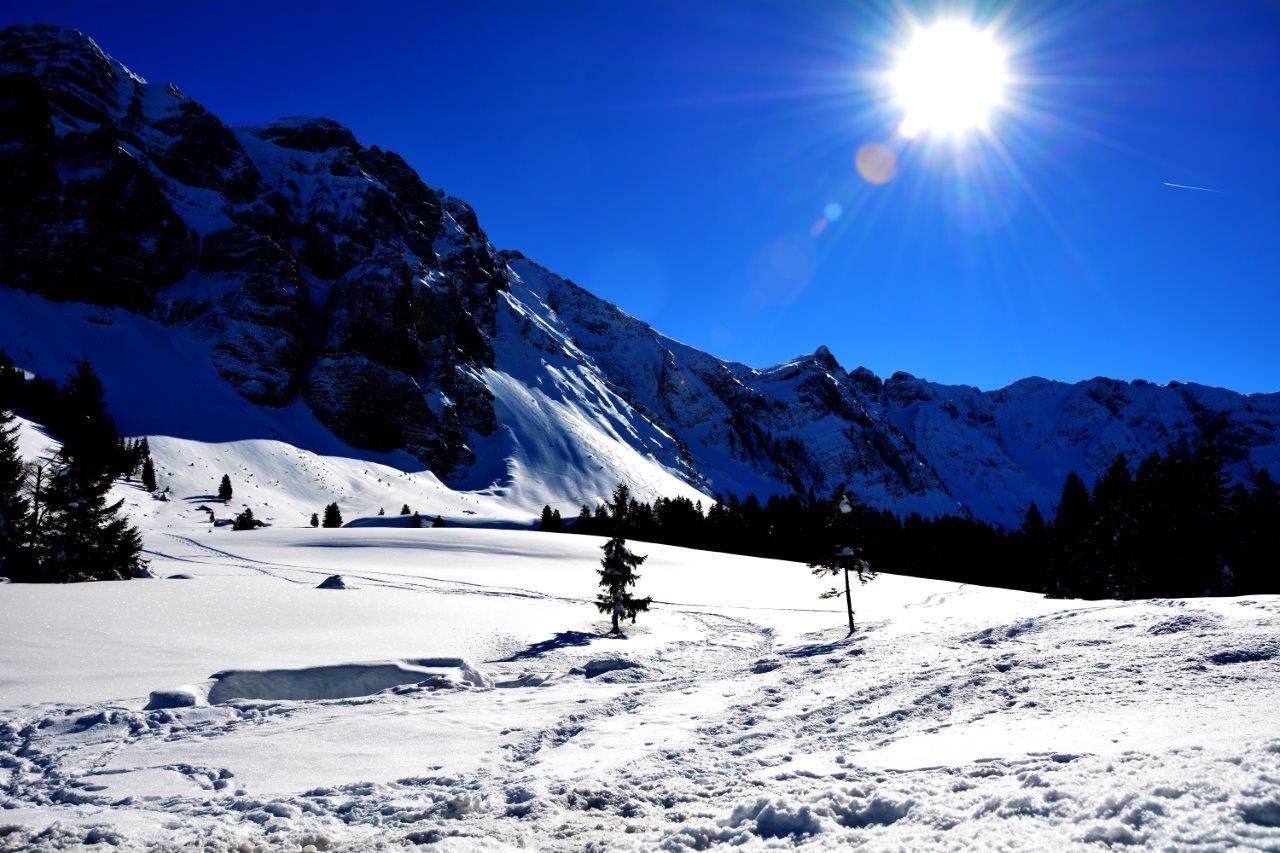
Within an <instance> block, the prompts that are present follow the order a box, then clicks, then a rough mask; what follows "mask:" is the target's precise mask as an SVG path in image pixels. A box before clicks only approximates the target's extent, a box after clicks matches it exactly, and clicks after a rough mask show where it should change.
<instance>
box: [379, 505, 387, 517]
mask: <svg viewBox="0 0 1280 853" xmlns="http://www.w3.org/2000/svg"><path fill="white" fill-rule="evenodd" d="M386 514H387V511H386V510H385V509H383V508H382V507H378V515H386Z"/></svg>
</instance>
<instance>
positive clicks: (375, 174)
mask: <svg viewBox="0 0 1280 853" xmlns="http://www.w3.org/2000/svg"><path fill="white" fill-rule="evenodd" d="M0 116H2V117H3V122H0V126H2V127H3V130H2V131H0V134H3V138H0V176H3V177H0V182H3V184H2V185H0V192H2V193H3V195H4V199H5V202H4V204H3V209H0V282H3V283H4V284H6V285H9V286H16V287H20V288H23V289H27V290H32V291H34V292H37V293H39V294H41V295H44V296H47V297H49V298H51V299H57V300H75V301H82V302H90V303H94V304H99V305H108V306H124V307H128V308H132V309H135V310H138V311H142V312H146V313H149V314H151V315H152V316H156V317H160V318H163V319H165V320H167V321H169V322H174V323H188V324H192V325H194V326H196V327H198V328H199V329H200V330H201V331H202V332H203V333H204V334H205V335H206V336H207V338H208V339H209V341H210V342H211V347H212V357H213V359H214V363H215V364H216V365H217V368H218V370H219V371H220V372H221V373H222V375H223V376H224V377H225V378H226V379H227V381H228V382H231V383H232V384H233V385H234V386H235V387H236V388H237V389H238V390H239V391H240V392H241V393H242V394H243V395H244V396H246V397H248V398H249V399H251V400H253V401H255V402H259V403H263V404H266V405H282V404H284V403H287V402H288V401H290V400H291V399H293V398H294V397H296V396H298V395H302V396H303V397H304V398H305V399H306V400H307V402H308V403H309V404H310V406H311V408H312V409H313V410H314V411H315V413H316V415H317V416H318V417H319V418H320V419H321V420H322V421H323V422H324V423H325V424H326V425H328V426H329V427H330V428H331V429H332V430H333V431H334V432H335V433H337V434H338V435H339V436H340V437H342V438H343V439H345V440H347V441H348V442H350V443H351V444H354V445H356V446H361V447H370V448H374V449H380V450H388V449H392V448H403V449H406V450H408V451H409V452H411V453H413V454H414V455H416V456H418V457H419V458H421V459H422V460H423V461H424V462H426V463H428V464H429V465H431V466H432V467H433V468H435V469H437V470H438V471H440V472H441V473H444V474H447V473H449V472H451V471H454V470H457V469H460V468H465V467H466V466H467V465H468V464H470V463H471V462H472V461H473V459H472V455H471V451H470V450H469V448H468V443H467V435H468V433H478V434H481V435H483V434H487V433H489V432H492V431H493V429H494V428H495V427H496V422H495V420H494V415H493V407H492V404H491V401H490V399H489V395H488V392H487V391H486V390H485V389H484V387H483V383H481V382H480V381H478V379H477V374H476V371H477V369H479V368H482V367H484V366H486V365H489V364H491V363H492V361H493V352H492V349H491V347H490V346H489V343H488V338H489V337H490V336H491V335H492V333H493V322H494V303H495V299H494V297H495V294H496V293H497V292H498V291H499V290H503V289H505V288H506V287H507V281H506V275H507V272H506V270H505V265H504V264H503V263H502V262H501V261H500V260H499V259H498V257H497V254H496V253H495V252H494V250H493V248H492V247H491V246H490V245H489V243H488V241H487V240H486V239H485V236H484V234H483V232H481V231H480V230H479V226H478V224H477V222H476V218H475V215H474V213H473V212H472V211H471V210H470V208H468V207H467V206H466V205H465V204H463V203H462V202H460V201H457V200H456V199H450V198H448V197H447V196H444V195H443V194H442V193H439V192H437V191H435V190H433V189H431V188H429V187H427V186H426V185H425V184H423V182H422V181H421V179H419V177H418V176H417V174H416V173H414V171H413V170H412V169H410V168H409V167H408V165H407V164H406V163H405V162H404V160H402V159H401V158H400V157H398V156H397V155H395V154H393V153H390V152H385V151H382V150H380V149H378V148H377V147H376V146H375V147H368V148H366V147H365V146H362V145H360V144H359V143H358V142H357V141H356V139H355V137H354V136H353V135H352V134H351V132H350V131H349V130H347V129H346V128H344V127H342V126H341V125H338V124H337V123H335V122H332V121H328V120H326V119H284V120H281V121H278V122H275V123H273V124H271V125H268V126H266V127H261V128H249V129H244V130H232V129H230V128H228V127H227V126H226V125H224V124H223V123H222V122H221V121H219V120H218V119H217V118H216V117H215V116H213V115H212V114H210V113H209V112H208V111H207V110H205V109H204V108H203V107H202V106H200V104H198V103H196V102H195V101H193V100H191V99H190V98H187V97H186V96H184V95H183V94H182V92H181V91H179V90H178V89H177V88H176V87H175V86H172V85H170V86H166V87H161V86H155V85H151V84H148V83H146V82H145V81H143V80H142V79H141V78H139V77H138V76H137V75H135V74H133V73H132V72H130V71H129V70H128V69H127V68H125V67H124V66H123V65H121V64H120V63H119V62H117V61H116V60H114V59H112V58H111V57H109V56H107V55H106V54H105V53H103V52H102V50H101V49H99V48H98V46H97V45H96V44H95V43H94V42H93V41H92V40H91V39H89V38H87V37H85V36H84V35H82V34H80V33H78V32H76V31H74V30H67V29H63V28H59V27H51V26H28V27H13V28H10V29H7V30H5V31H4V32H3V34H0Z"/></svg>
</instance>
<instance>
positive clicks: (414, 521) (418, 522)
mask: <svg viewBox="0 0 1280 853" xmlns="http://www.w3.org/2000/svg"><path fill="white" fill-rule="evenodd" d="M409 526H410V527H412V528H414V529H417V528H419V527H421V526H422V516H421V515H419V514H418V513H416V512H415V513H414V514H413V515H411V516H409Z"/></svg>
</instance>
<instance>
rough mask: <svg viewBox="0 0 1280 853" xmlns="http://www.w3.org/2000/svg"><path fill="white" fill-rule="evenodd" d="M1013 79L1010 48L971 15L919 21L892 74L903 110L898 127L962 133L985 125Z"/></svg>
mask: <svg viewBox="0 0 1280 853" xmlns="http://www.w3.org/2000/svg"><path fill="white" fill-rule="evenodd" d="M1008 82H1009V72H1008V68H1007V67H1006V51H1005V49H1004V47H1002V46H1001V45H1000V44H999V43H998V42H997V41H996V39H995V36H994V35H993V34H992V33H991V32H990V31H988V30H980V29H978V28H977V27H975V26H974V25H973V24H971V23H969V22H968V21H962V20H944V21H938V22H937V23H934V24H931V25H929V26H927V27H917V28H916V29H915V31H914V32H913V33H912V36H911V39H910V41H909V42H908V43H907V46H906V47H905V48H904V49H903V51H902V53H901V54H899V56H898V63H897V66H896V67H895V68H894V70H893V72H892V73H891V75H890V83H891V85H892V88H893V95H894V100H895V101H896V102H897V105H898V107H899V108H901V109H902V111H903V113H904V118H903V120H902V124H901V126H900V127H899V132H901V133H902V135H903V136H906V137H912V136H916V135H919V134H922V133H927V134H937V135H940V136H958V135H961V134H964V133H966V132H968V131H971V130H985V129H986V127H987V124H988V122H989V120H990V117H991V114H992V112H993V111H995V110H996V109H998V108H999V107H1001V106H1003V105H1004V102H1005V87H1006V86H1007V85H1008Z"/></svg>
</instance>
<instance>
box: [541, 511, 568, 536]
mask: <svg viewBox="0 0 1280 853" xmlns="http://www.w3.org/2000/svg"><path fill="white" fill-rule="evenodd" d="M538 526H539V528H540V529H542V530H544V531H546V532H548V533H559V532H561V531H563V530H564V519H562V518H561V517H560V510H558V509H552V508H551V507H550V505H547V506H544V507H543V508H542V519H541V520H540V521H539V522H538Z"/></svg>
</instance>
